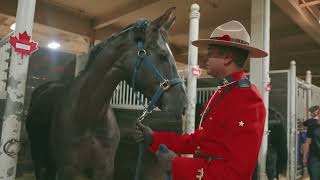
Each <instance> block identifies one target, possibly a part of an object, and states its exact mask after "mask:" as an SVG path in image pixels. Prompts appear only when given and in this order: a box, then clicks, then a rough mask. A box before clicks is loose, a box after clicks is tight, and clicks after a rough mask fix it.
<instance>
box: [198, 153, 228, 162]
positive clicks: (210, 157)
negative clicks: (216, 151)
mask: <svg viewBox="0 0 320 180" xmlns="http://www.w3.org/2000/svg"><path fill="white" fill-rule="evenodd" d="M194 157H195V158H203V159H207V160H208V161H213V160H223V157H218V156H210V155H207V154H200V153H195V154H194Z"/></svg>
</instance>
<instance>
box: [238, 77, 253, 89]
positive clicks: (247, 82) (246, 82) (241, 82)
mask: <svg viewBox="0 0 320 180" xmlns="http://www.w3.org/2000/svg"><path fill="white" fill-rule="evenodd" d="M238 84H239V87H240V88H248V87H250V86H251V82H250V80H249V79H247V78H244V79H240V80H239V81H238Z"/></svg>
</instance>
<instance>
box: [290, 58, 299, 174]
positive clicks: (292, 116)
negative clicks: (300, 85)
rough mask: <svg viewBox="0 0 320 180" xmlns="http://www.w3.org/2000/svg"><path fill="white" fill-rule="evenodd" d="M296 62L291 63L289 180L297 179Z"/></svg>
mask: <svg viewBox="0 0 320 180" xmlns="http://www.w3.org/2000/svg"><path fill="white" fill-rule="evenodd" d="M296 84H297V80H296V62H295V61H291V63H290V86H289V89H290V97H291V99H290V103H289V104H290V118H289V119H288V121H289V122H288V123H289V128H290V129H289V132H290V136H289V137H290V139H289V140H290V141H289V179H296V164H295V163H296V160H295V159H296V92H297V87H296Z"/></svg>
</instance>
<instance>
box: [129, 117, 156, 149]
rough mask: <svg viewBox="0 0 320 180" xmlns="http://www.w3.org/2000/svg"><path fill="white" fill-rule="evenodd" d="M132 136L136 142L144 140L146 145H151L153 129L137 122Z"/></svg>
mask: <svg viewBox="0 0 320 180" xmlns="http://www.w3.org/2000/svg"><path fill="white" fill-rule="evenodd" d="M133 137H134V140H135V141H136V142H137V143H141V142H145V143H146V145H147V146H151V144H152V142H153V130H152V129H151V128H150V127H149V126H145V125H143V124H142V123H141V122H137V128H136V131H135V133H134V136H133Z"/></svg>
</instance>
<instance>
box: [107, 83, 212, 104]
mask: <svg viewBox="0 0 320 180" xmlns="http://www.w3.org/2000/svg"><path fill="white" fill-rule="evenodd" d="M216 89H217V88H216V87H210V88H198V89H197V104H204V103H205V102H207V100H208V99H209V98H210V96H211V95H212V94H213V92H214V91H215V90H216ZM111 105H112V107H113V108H121V109H143V108H144V106H147V105H148V99H147V98H146V97H145V96H144V95H143V94H142V93H141V92H138V91H137V92H136V93H134V92H133V91H132V88H131V87H130V86H129V85H128V84H127V83H126V82H125V81H121V82H120V83H119V84H118V86H117V87H116V89H115V90H114V92H113V96H112V98H111Z"/></svg>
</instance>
